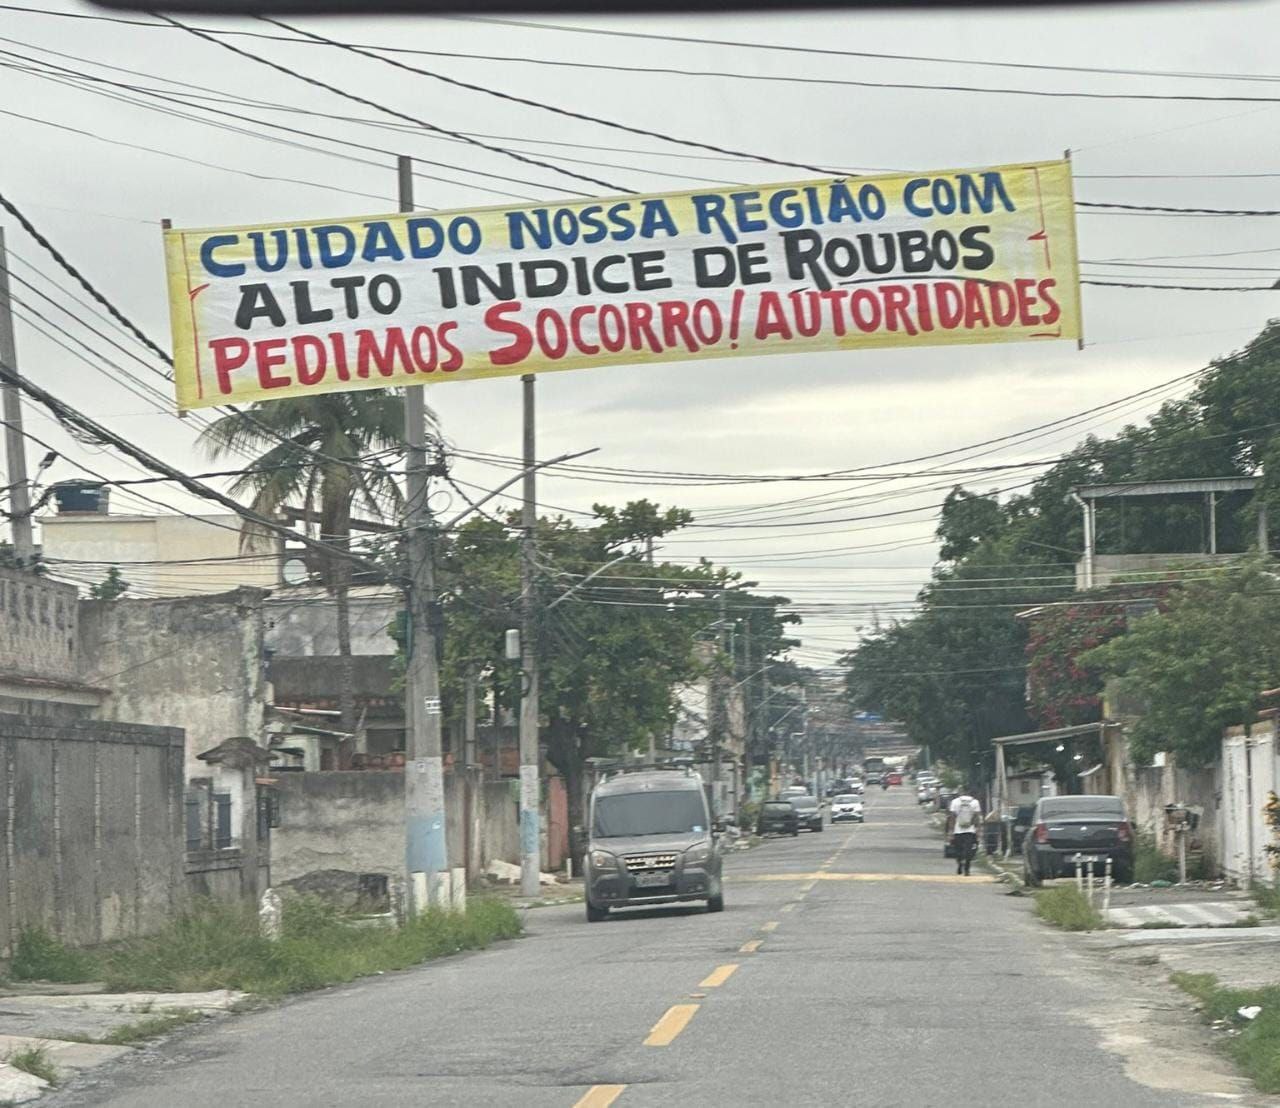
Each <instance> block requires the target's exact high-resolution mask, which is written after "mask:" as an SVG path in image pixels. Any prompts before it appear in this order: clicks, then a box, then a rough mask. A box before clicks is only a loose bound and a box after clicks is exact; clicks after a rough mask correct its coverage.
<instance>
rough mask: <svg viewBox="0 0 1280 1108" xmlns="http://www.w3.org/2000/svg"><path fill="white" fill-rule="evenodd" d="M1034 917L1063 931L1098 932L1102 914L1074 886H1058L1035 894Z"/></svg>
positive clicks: (1101, 922)
mask: <svg viewBox="0 0 1280 1108" xmlns="http://www.w3.org/2000/svg"><path fill="white" fill-rule="evenodd" d="M1036 915H1037V916H1039V917H1040V918H1041V919H1042V920H1044V921H1045V922H1046V923H1051V924H1053V925H1054V926H1055V927H1061V928H1062V929H1063V930H1064V931H1098V930H1101V929H1102V928H1103V927H1104V926H1106V925H1105V923H1104V921H1103V919H1102V913H1101V912H1099V911H1098V909H1097V908H1095V907H1094V906H1093V905H1092V904H1090V903H1089V898H1088V897H1086V896H1085V895H1084V893H1082V892H1081V891H1080V890H1079V889H1077V888H1076V887H1075V886H1074V885H1059V886H1058V887H1057V888H1054V889H1044V890H1042V891H1040V892H1038V893H1036Z"/></svg>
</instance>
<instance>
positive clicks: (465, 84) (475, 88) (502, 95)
mask: <svg viewBox="0 0 1280 1108" xmlns="http://www.w3.org/2000/svg"><path fill="white" fill-rule="evenodd" d="M258 18H259V19H261V20H263V22H266V23H270V24H272V25H273V26H276V27H281V28H283V29H284V30H286V31H292V32H294V33H295V34H298V35H305V36H306V37H308V38H310V39H313V40H315V41H316V42H323V43H326V44H327V45H329V46H336V47H338V48H339V49H342V50H346V51H348V52H350V53H352V54H359V55H360V56H361V57H365V58H371V59H373V60H374V61H379V62H382V63H383V64H384V65H390V66H394V67H395V68H396V69H403V70H407V71H408V72H410V73H417V74H419V75H420V76H423V77H431V78H433V79H435V80H437V81H443V82H444V83H445V84H450V85H456V86H457V87H458V88H465V89H470V90H471V91H472V92H481V93H484V94H485V95H486V96H494V97H497V98H498V99H499V100H506V101H509V102H510V103H514V104H523V105H524V106H525V107H529V108H538V109H540V110H542V111H548V112H554V113H555V114H556V115H563V116H566V117H567V118H569V119H576V120H579V121H581V122H584V123H598V124H600V125H601V126H603V127H611V128H613V129H614V130H619V131H626V132H628V133H630V134H633V135H644V136H646V137H647V138H658V139H662V140H663V141H665V142H672V143H675V144H677V145H679V146H692V147H697V148H698V149H700V150H711V151H714V152H715V153H717V154H731V155H734V156H736V157H747V158H750V159H751V160H753V161H758V162H765V163H768V164H770V165H779V166H783V167H786V168H795V169H807V170H810V171H811V172H814V173H818V174H821V175H822V176H824V177H826V176H833V175H834V176H838V174H833V173H832V171H831V170H829V169H822V168H821V167H819V166H815V165H806V164H805V163H803V162H795V161H785V160H782V159H779V158H773V157H768V156H766V155H761V154H747V153H744V152H743V151H741V150H733V149H731V148H729V147H724V146H717V145H716V144H714V143H709V142H700V141H697V140H695V139H686V138H679V137H677V136H676V135H672V134H668V133H666V132H663V131H653V130H649V129H648V128H645V127H635V126H632V125H631V124H629V123H620V122H618V121H617V120H614V119H605V118H603V117H601V116H597V115H588V114H587V113H586V112H576V111H572V110H570V109H569V108H561V107H559V106H558V105H555V104H548V103H545V102H543V101H540V100H530V99H529V98H528V97H524V96H516V95H515V94H514V93H510V92H502V91H500V90H498V89H495V88H490V87H488V86H485V85H476V84H472V83H471V82H470V81H460V80H458V79H457V78H456V77H446V76H444V74H441V73H435V72H432V71H431V70H429V69H422V68H420V67H418V66H412V65H406V64H405V63H404V62H400V61H396V60H395V59H394V58H387V57H383V56H382V55H381V54H374V53H371V52H370V51H368V50H365V49H362V48H361V47H358V46H353V45H351V44H350V43H346V42H339V41H338V40H336V39H331V38H326V37H325V36H324V35H319V34H316V33H315V32H314V31H307V30H304V29H302V28H300V27H291V26H290V25H289V24H287V23H282V22H281V21H280V20H278V19H270V18H268V17H267V16H258ZM222 45H224V46H225V45H227V44H226V43H223V44H222ZM472 141H474V140H472ZM561 172H567V171H566V170H562V171H561ZM587 179H588V180H590V178H587ZM593 183H595V184H601V183H602V182H600V181H595V182H593ZM605 187H606V188H612V189H619V186H617V185H609V184H605ZM619 190H620V191H622V192H630V191H632V190H631V189H619Z"/></svg>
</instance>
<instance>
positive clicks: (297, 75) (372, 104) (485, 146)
mask: <svg viewBox="0 0 1280 1108" xmlns="http://www.w3.org/2000/svg"><path fill="white" fill-rule="evenodd" d="M161 18H162V19H164V20H166V21H168V22H169V23H172V24H173V25H174V26H175V27H179V28H181V29H182V30H184V31H186V32H188V33H189V34H191V35H194V36H195V37H196V38H199V39H203V40H204V41H205V42H211V43H213V44H214V45H215V46H220V47H222V49H224V50H228V51H230V52H231V53H233V54H238V55H239V56H240V57H242V58H248V59H249V60H250V61H254V62H257V63H258V64H259V65H264V66H266V67H268V68H269V69H274V70H276V71H277V72H279V73H283V74H285V75H286V76H288V77H292V78H294V79H295V80H298V81H303V82H305V83H306V84H309V85H312V86H314V87H315V88H322V89H325V90H326V91H328V92H332V93H334V94H335V95H337V96H341V97H343V98H344V99H347V100H351V101H353V102H354V103H357V104H363V105H364V106H365V107H367V108H373V109H374V110H375V111H380V112H383V113H384V114H386V115H390V116H394V117H395V118H397V119H403V120H404V121H405V122H407V123H416V124H417V125H418V126H419V127H425V128H426V129H427V130H429V131H439V132H440V133H442V134H446V135H452V136H453V137H454V138H457V139H461V140H462V141H464V142H466V143H468V144H469V145H471V146H476V147H478V148H480V149H481V150H488V151H489V152H490V153H493V154H503V155H505V156H506V157H508V158H514V159H515V160H516V161H518V162H523V163H524V164H525V165H536V166H539V167H540V168H542V169H549V170H551V171H552V172H554V173H559V174H561V175H562V176H565V177H570V178H573V179H575V180H578V181H585V182H586V183H588V184H592V185H600V186H601V187H603V188H607V189H614V190H617V189H618V187H619V186H617V185H613V184H610V183H609V182H608V181H602V180H601V179H600V178H598V177H589V176H587V175H586V174H583V173H577V172H575V171H574V170H571V169H565V168H564V167H563V166H558V165H554V164H553V163H551V162H546V161H542V160H541V159H539V158H531V157H529V156H528V155H527V154H518V153H516V152H515V151H513V150H510V149H508V148H506V147H502V146H494V145H493V144H491V143H488V142H484V141H482V140H480V139H476V138H471V137H470V136H469V135H465V134H463V133H462V132H460V131H453V130H450V129H449V128H447V127H441V126H439V125H438V124H436V123H429V122H427V121H426V120H425V119H419V118H417V117H416V116H412V115H407V114H405V113H404V112H401V111H397V110H396V109H395V108H391V107H388V106H387V105H385V104H381V103H379V102H378V101H376V100H369V99H367V98H366V97H363V96H360V95H358V94H356V93H354V92H347V91H346V90H345V89H341V88H338V86H336V85H331V84H329V83H327V82H326V81H321V80H320V79H319V78H318V77H310V76H307V75H306V74H305V73H301V72H299V71H298V70H296V69H291V68H290V67H289V66H287V65H281V64H280V63H279V62H273V61H271V60H270V59H269V58H264V57H262V56H261V55H260V54H254V53H253V52H252V51H249V50H244V49H241V48H240V47H239V46H233V45H232V44H231V43H229V42H223V41H222V40H221V39H218V38H216V37H215V36H213V35H211V34H207V33H206V32H204V31H201V30H198V29H197V28H195V27H191V26H188V25H187V24H184V23H181V22H179V21H178V20H176V19H174V18H173V17H172V16H168V15H162V16H161ZM287 29H288V30H292V28H287ZM303 33H309V32H303ZM335 45H337V44H335ZM622 191H626V190H625V189H624V190H622Z"/></svg>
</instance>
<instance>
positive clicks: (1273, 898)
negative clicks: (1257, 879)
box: [1249, 884, 1280, 916]
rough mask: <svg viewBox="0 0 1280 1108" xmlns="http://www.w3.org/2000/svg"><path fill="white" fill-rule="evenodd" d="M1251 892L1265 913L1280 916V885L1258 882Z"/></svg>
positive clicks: (1255, 901)
mask: <svg viewBox="0 0 1280 1108" xmlns="http://www.w3.org/2000/svg"><path fill="white" fill-rule="evenodd" d="M1249 892H1250V895H1251V896H1252V897H1253V900H1254V903H1255V904H1257V905H1258V907H1259V909H1261V911H1262V913H1263V914H1264V915H1267V916H1280V886H1277V885H1274V884H1272V885H1263V884H1256V885H1254V886H1253V888H1252V889H1250V890H1249Z"/></svg>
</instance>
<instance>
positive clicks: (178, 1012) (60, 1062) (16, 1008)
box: [0, 983, 245, 1104]
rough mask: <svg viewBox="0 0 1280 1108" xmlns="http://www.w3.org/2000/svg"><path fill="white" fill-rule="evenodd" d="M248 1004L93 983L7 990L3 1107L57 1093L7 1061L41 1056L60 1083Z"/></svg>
mask: <svg viewBox="0 0 1280 1108" xmlns="http://www.w3.org/2000/svg"><path fill="white" fill-rule="evenodd" d="M244 999H245V997H244V994H243V993H237V992H232V991H230V990H218V991H216V992H207V993H107V992H103V991H102V989H101V986H98V985H92V984H89V985H53V984H46V983H32V984H29V985H27V984H23V985H19V984H12V985H8V986H6V987H4V988H2V989H0V1103H15V1104H22V1103H25V1102H26V1101H29V1100H33V1099H35V1098H36V1097H38V1096H39V1095H40V1094H41V1093H42V1092H44V1091H45V1090H46V1089H48V1088H50V1084H49V1082H47V1081H45V1080H43V1079H42V1078H38V1077H35V1076H33V1075H31V1074H29V1073H26V1072H23V1071H22V1070H20V1069H17V1068H16V1067H14V1066H11V1065H8V1064H5V1061H4V1060H5V1059H9V1058H13V1057H15V1056H18V1055H21V1054H24V1053H26V1054H28V1055H30V1054H31V1053H32V1052H39V1055H40V1056H41V1057H42V1059H43V1061H45V1062H47V1064H48V1065H49V1066H51V1067H52V1070H53V1073H54V1075H55V1078H56V1079H60V1078H62V1077H66V1076H69V1075H71V1074H74V1073H78V1072H80V1071H82V1070H86V1069H92V1068H93V1067H95V1066H100V1065H102V1064H104V1063H106V1062H110V1061H113V1060H114V1059H116V1058H119V1057H120V1056H121V1055H123V1054H128V1053H129V1052H130V1051H132V1050H134V1049H136V1044H141V1043H143V1042H145V1041H147V1040H150V1039H154V1038H156V1037H158V1036H159V1035H162V1034H164V1033H165V1032H166V1031H171V1030H173V1029H175V1028H177V1027H179V1026H182V1025H183V1024H187V1023H192V1022H195V1021H197V1020H199V1019H202V1018H204V1017H206V1016H213V1015H217V1014H220V1013H224V1012H227V1011H230V1010H232V1009H233V1008H235V1007H236V1006H237V1005H238V1004H240V1003H241V1002H242V1001H243V1000H244ZM56 1083H57V1080H55V1084H56Z"/></svg>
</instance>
